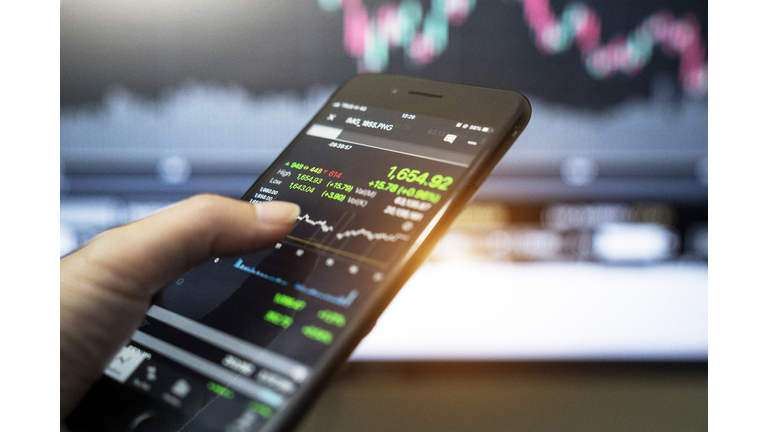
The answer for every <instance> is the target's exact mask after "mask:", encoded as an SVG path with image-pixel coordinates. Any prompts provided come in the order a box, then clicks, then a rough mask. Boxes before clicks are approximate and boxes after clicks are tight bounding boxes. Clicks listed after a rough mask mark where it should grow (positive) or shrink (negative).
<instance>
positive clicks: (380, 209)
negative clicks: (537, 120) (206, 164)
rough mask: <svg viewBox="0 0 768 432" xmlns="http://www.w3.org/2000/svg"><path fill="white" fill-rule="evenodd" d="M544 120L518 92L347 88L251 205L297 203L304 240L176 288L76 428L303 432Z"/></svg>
mask: <svg viewBox="0 0 768 432" xmlns="http://www.w3.org/2000/svg"><path fill="white" fill-rule="evenodd" d="M530 115H531V106H530V104H529V102H528V100H527V99H526V98H525V97H524V96H522V95H521V94H519V93H515V92H511V91H504V90H496V89H488V88H481V87H473V86H466V85H459V84H449V83H442V82H435V81H428V80H422V79H414V78H407V77H399V76H391V75H381V74H363V75H358V76H356V77H354V78H352V79H350V80H349V81H347V82H346V83H345V84H344V85H342V86H341V87H340V88H339V89H338V90H337V91H336V92H335V93H334V94H333V95H332V96H331V97H330V99H329V100H328V102H327V104H326V105H325V106H324V107H323V108H322V109H321V110H320V111H319V112H318V113H317V115H316V116H315V117H314V118H313V119H312V120H311V121H310V122H309V124H308V125H307V126H306V127H305V128H304V129H303V130H302V131H301V133H300V134H299V135H298V136H297V137H296V139H294V140H293V142H292V143H291V144H290V145H288V147H287V148H286V149H285V150H284V151H283V152H282V153H281V154H280V156H279V157H278V158H277V160H275V162H274V163H272V165H271V166H270V167H269V168H268V169H267V170H266V171H265V172H264V173H263V174H262V175H261V176H260V177H259V178H258V179H257V180H256V182H255V183H254V184H253V186H251V188H250V189H249V190H248V191H247V192H246V193H245V195H244V196H243V197H242V199H243V200H246V201H250V202H253V203H258V202H264V201H272V200H284V201H291V202H295V203H297V204H299V205H300V206H301V210H302V212H301V215H300V216H299V218H298V219H297V221H296V226H295V227H294V229H293V231H291V233H290V234H289V235H288V236H287V237H286V238H284V239H283V240H281V241H280V242H279V243H277V244H275V245H274V246H272V247H270V248H269V249H267V250H263V251H260V252H258V253H254V254H250V255H243V256H236V257H213V258H211V259H210V260H209V261H208V262H207V263H205V264H203V265H200V266H198V267H197V268H195V269H192V270H190V271H189V272H187V273H184V274H182V275H180V276H179V277H177V278H176V279H174V280H172V281H171V282H170V283H169V284H168V285H167V286H166V287H165V288H164V289H163V290H162V291H161V292H160V293H159V294H158V295H157V296H156V297H155V299H154V301H153V304H152V306H151V307H150V309H149V310H148V312H147V316H146V319H145V320H144V322H143V323H142V324H141V326H140V327H139V328H138V329H137V330H136V332H135V333H134V335H133V337H132V340H131V341H130V342H129V343H128V344H127V345H126V346H125V347H124V348H122V350H121V352H120V353H119V354H118V355H117V356H116V357H115V359H114V360H113V361H112V363H111V364H110V365H109V367H108V368H107V369H106V370H105V372H104V376H103V377H102V378H101V380H100V381H99V382H98V383H97V384H96V385H95V386H94V387H93V388H92V389H91V391H90V392H89V393H88V395H87V396H86V397H85V398H84V400H83V401H82V402H81V403H80V405H79V406H78V407H77V409H76V410H75V411H74V412H73V414H72V415H71V416H70V417H69V418H68V419H67V425H68V426H69V427H70V429H71V430H72V431H73V432H77V431H101V432H104V431H120V432H127V431H150V430H151V431H178V430H183V431H225V432H237V431H281V430H287V429H290V428H291V427H292V426H293V425H294V424H295V423H296V422H297V421H298V420H299V418H300V416H301V414H302V413H303V412H304V411H305V410H306V409H307V406H308V404H309V403H310V402H311V401H312V399H313V398H314V396H316V395H317V393H318V392H319V390H320V389H321V387H322V384H323V383H324V382H325V381H326V380H327V379H328V377H329V376H330V374H331V372H332V371H333V370H334V368H336V367H337V366H338V365H339V364H340V363H342V362H343V361H344V360H345V359H346V358H347V357H348V356H349V354H350V353H351V352H352V350H353V349H354V348H355V346H356V345H357V344H358V342H359V341H360V340H361V339H362V338H363V337H364V336H365V335H366V334H367V333H368V332H369V330H370V329H371V328H372V327H373V325H374V324H375V322H376V319H377V318H378V316H379V315H380V314H381V313H382V311H383V310H384V308H385V307H386V306H387V304H388V303H389V302H390V301H391V300H392V298H393V297H394V296H395V294H396V293H397V291H398V290H399V289H400V287H401V286H402V285H403V284H404V283H405V281H406V280H407V279H408V278H409V276H410V275H411V274H412V273H413V272H414V271H415V270H416V269H417V268H418V267H419V265H420V264H421V263H422V262H423V261H424V260H425V258H426V257H427V255H428V254H429V252H430V250H431V249H432V247H433V246H434V245H435V243H436V242H437V241H438V239H440V237H441V236H442V235H443V234H444V233H445V232H446V230H447V229H448V228H449V226H450V225H451V222H452V221H453V220H454V219H455V218H456V217H457V216H458V215H459V213H460V212H461V211H462V209H463V207H464V206H465V204H466V203H467V202H468V201H469V199H470V198H471V197H472V195H473V193H474V192H475V191H476V190H477V188H478V187H479V186H480V185H481V184H482V182H483V180H484V179H485V178H486V177H487V176H488V174H489V173H490V172H491V170H492V169H493V167H494V166H495V165H496V163H497V162H498V161H499V159H501V157H502V156H503V155H504V154H505V152H506V151H507V150H508V149H509V147H510V146H511V145H512V143H513V142H514V141H515V139H516V138H517V137H518V136H519V135H520V133H521V132H522V130H523V128H524V127H525V126H526V124H527V123H528V120H529V119H530ZM255 144H256V145H258V143H255Z"/></svg>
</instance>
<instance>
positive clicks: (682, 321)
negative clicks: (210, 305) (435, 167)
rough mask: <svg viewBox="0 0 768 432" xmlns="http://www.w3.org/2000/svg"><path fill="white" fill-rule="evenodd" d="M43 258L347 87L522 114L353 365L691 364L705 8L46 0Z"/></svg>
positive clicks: (176, 195) (251, 147) (177, 193)
mask: <svg viewBox="0 0 768 432" xmlns="http://www.w3.org/2000/svg"><path fill="white" fill-rule="evenodd" d="M60 52H61V94H60V98H61V119H60V137H61V149H60V154H61V164H60V166H61V181H60V185H61V213H60V214H61V216H60V224H61V225H60V227H61V230H60V232H61V241H60V246H61V254H62V255H64V254H66V253H69V252H70V251H72V250H74V249H75V248H77V247H79V246H80V245H82V244H84V243H85V242H87V241H88V240H89V239H90V238H92V237H93V236H94V235H95V234H97V233H98V232H100V231H101V230H104V229H106V228H109V227H112V226H115V225H119V224H123V223H126V222H129V221H131V220H134V219H137V218H140V217H143V216H146V215H148V214H151V213H152V212H154V211H157V210H158V209H160V208H162V207H164V206H166V205H168V204H170V203H172V202H174V201H177V200H179V199H183V198H185V197H188V196H190V195H192V194H195V193H200V192H214V193H219V194H223V195H228V196H233V197H240V196H241V194H242V193H244V192H245V190H246V189H247V188H248V187H249V186H250V184H251V183H252V182H253V180H254V179H255V178H256V177H257V176H258V175H259V174H260V172H261V171H262V170H264V169H265V168H266V166H267V164H268V163H269V162H271V161H272V159H274V158H275V157H276V156H277V155H278V154H279V152H280V151H281V150H282V148H283V147H284V146H285V145H287V144H288V142H289V141H290V140H291V139H292V138H293V137H294V136H295V135H296V134H297V133H298V132H299V131H300V130H301V128H302V127H303V126H304V124H305V123H306V122H307V121H308V120H309V119H310V118H311V116H312V115H313V114H314V112H315V111H316V110H317V109H319V107H320V106H321V105H322V104H323V102H324V101H325V99H326V98H327V97H328V96H329V95H330V93H331V92H332V91H333V89H335V87H336V86H338V85H339V84H340V83H341V82H343V81H344V80H345V79H347V78H349V77H351V76H353V75H355V74H357V73H365V72H385V73H392V74H404V75H411V76H417V77H423V78H430V79H437V80H444V81H453V82H459V83H464V84H472V85H481V86H488V87H497V88H503V89H509V90H516V91H519V92H522V93H523V94H525V95H526V96H528V98H529V99H530V100H531V104H532V105H533V118H532V120H531V122H530V124H529V126H528V128H527V129H526V131H525V132H524V133H523V135H522V136H521V138H520V139H519V140H518V141H517V143H515V145H514V146H513V147H512V149H511V150H510V151H509V153H508V154H507V156H506V157H505V158H504V159H503V160H502V161H501V163H500V164H499V166H498V167H497V169H496V170H495V171H494V172H493V173H492V175H491V177H490V178H489V180H488V181H487V182H486V184H485V185H484V186H483V187H482V188H481V189H480V191H479V192H478V194H477V196H476V198H475V199H474V201H473V202H472V204H471V205H470V206H469V207H468V208H467V210H466V211H465V212H464V213H463V214H462V216H461V218H460V219H459V221H457V223H456V224H455V226H454V228H453V229H452V230H451V231H450V232H449V234H448V235H447V236H446V237H445V238H444V240H443V241H441V243H440V244H439V245H438V246H437V248H436V249H435V251H434V252H433V254H432V256H431V257H430V259H429V260H428V262H427V263H426V264H425V265H424V266H423V267H422V268H421V269H420V270H419V271H418V272H417V273H416V275H414V277H413V278H412V279H411V280H410V281H409V282H408V283H407V284H406V286H405V287H404V288H403V290H402V292H401V293H400V294H399V295H398V297H397V298H396V299H395V301H394V302H393V303H392V305H391V306H390V308H389V309H388V310H387V311H386V312H385V313H384V315H383V316H382V317H381V318H380V319H379V324H378V325H377V326H376V328H375V329H374V330H373V332H372V333H371V334H370V335H369V336H368V337H367V338H366V339H365V340H364V341H363V342H362V344H361V345H360V346H359V347H358V349H357V350H356V351H355V353H354V354H353V355H352V360H361V361H363V360H665V361H668V360H671V361H678V360H681V361H682V360H684V361H690V360H694V361H702V360H704V361H705V360H706V359H707V352H708V346H707V272H708V266H707V259H708V251H707V212H708V210H707V206H708V196H707V165H708V162H707V146H708V142H707V132H708V130H707V109H708V107H707V2H702V1H661V0H651V1H645V2H630V3H627V2H613V1H606V0H588V1H585V2H575V1H554V0H552V1H550V0H519V1H518V0H490V1H483V2H478V1H474V0H455V1H447V0H444V1H441V0H434V1H416V0H402V1H399V2H397V1H394V2H393V1H389V2H376V1H361V0H356V1H342V0H295V1H291V2H254V1H244V0H234V1H228V2H217V1H213V0H198V1H193V2H178V1H172V0H159V1H158V0H155V1H148V0H139V1H132V2H124V1H112V0H99V1H95V0H82V1H77V0H64V1H62V2H61V51H60Z"/></svg>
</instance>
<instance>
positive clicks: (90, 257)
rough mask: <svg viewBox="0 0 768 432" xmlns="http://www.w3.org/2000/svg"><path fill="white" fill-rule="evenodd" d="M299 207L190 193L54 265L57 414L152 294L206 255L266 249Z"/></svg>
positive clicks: (91, 378)
mask: <svg viewBox="0 0 768 432" xmlns="http://www.w3.org/2000/svg"><path fill="white" fill-rule="evenodd" d="M298 215H299V207H298V206H297V205H295V204H291V203H285V202H268V203H259V204H256V205H254V204H250V203H247V202H244V201H239V200H235V199H231V198H225V197H220V196H215V195H198V196H195V197H193V198H190V199H188V200H185V201H182V202H180V203H178V204H176V205H174V206H172V207H170V208H167V209H165V210H163V211H161V212H159V213H156V214H154V215H152V216H149V217H147V218H144V219H141V220H139V221H136V222H132V223H129V224H127V225H123V226H120V227H117V228H113V229H111V230H108V231H105V232H104V233H102V234H100V235H98V236H97V237H96V238H94V239H93V240H92V241H91V242H90V243H88V244H87V245H85V246H84V247H83V248H81V249H79V250H77V251H75V252H73V253H72V254H70V255H68V256H66V257H65V258H63V259H61V261H60V284H61V287H60V288H61V291H60V336H61V369H60V372H61V416H62V418H64V417H66V415H67V414H68V413H69V412H70V411H71V409H72V408H73V407H74V406H75V405H76V404H77V402H78V401H79V400H80V398H81V397H82V396H83V395H84V394H85V392H86V391H87V389H88V388H89V387H90V386H91V385H92V384H93V382H95V381H96V379H98V377H99V376H100V375H101V372H102V371H103V369H104V368H105V367H106V365H107V363H108V362H109V360H110V359H111V358H112V356H114V354H115V353H116V352H117V350H118V349H119V348H120V347H121V346H122V345H123V344H124V343H125V342H126V341H127V340H128V339H129V338H130V335H131V334H132V333H133V331H134V330H135V329H136V327H138V325H139V323H140V322H141V319H142V318H143V317H144V314H145V313H146V311H147V307H148V306H149V302H150V299H151V298H152V296H153V295H154V294H155V293H156V292H157V291H158V290H159V289H160V288H161V287H162V286H163V285H164V284H165V283H166V282H167V281H168V280H170V279H171V278H172V277H174V276H176V275H178V274H179V273H182V272H184V271H186V270H188V269H189V268H191V267H194V266H196V265H198V264H200V263H202V262H203V261H205V260H206V259H207V258H208V257H210V256H212V255H223V256H227V255H235V254H239V253H246V252H253V251H256V250H258V249H262V248H264V247H267V246H269V245H271V244H273V243H275V242H277V241H279V240H280V239H281V238H283V237H284V236H285V235H287V234H288V233H289V232H290V230H291V229H292V228H293V226H294V224H295V222H296V218H297V217H298Z"/></svg>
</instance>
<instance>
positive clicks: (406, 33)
mask: <svg viewBox="0 0 768 432" xmlns="http://www.w3.org/2000/svg"><path fill="white" fill-rule="evenodd" d="M519 3H520V5H521V6H522V8H523V17H524V18H523V19H524V22H525V24H526V25H527V26H528V28H529V29H530V31H531V36H532V38H533V40H534V43H535V45H536V48H537V49H538V51H539V52H540V53H541V54H542V55H545V56H550V55H556V54H559V53H563V52H566V51H568V50H570V49H572V48H573V47H574V46H575V47H576V48H577V49H578V50H579V51H580V54H581V62H582V66H583V67H584V68H585V70H586V71H587V73H588V74H589V75H590V76H591V77H592V78H594V79H595V80H605V79H609V78H611V77H613V76H615V75H616V74H618V73H623V74H625V75H627V76H630V77H631V76H634V75H636V74H637V73H639V72H640V71H642V70H643V69H644V68H645V67H646V66H647V65H648V63H649V61H650V59H651V57H652V56H653V54H654V51H655V50H656V49H657V48H660V49H661V51H663V52H664V53H666V55H668V56H670V57H672V58H677V59H679V62H680V64H679V69H678V85H679V86H680V88H681V90H682V91H683V92H684V93H685V94H688V95H691V96H706V95H707V92H708V89H707V78H708V77H707V75H708V67H707V60H706V51H707V50H706V44H705V42H704V41H703V38H702V31H701V25H700V23H699V22H698V20H697V19H696V17H695V16H694V15H693V14H684V15H683V16H682V17H680V18H676V17H675V16H674V15H673V14H672V13H671V12H668V11H666V10H659V11H656V12H653V13H651V14H650V15H648V16H646V17H644V18H642V19H640V20H639V21H638V24H637V25H636V26H635V27H634V28H633V29H632V30H630V31H628V32H627V33H626V34H619V35H603V34H602V25H601V22H602V21H601V17H600V15H599V13H598V12H597V11H596V10H595V8H593V7H591V6H589V5H588V4H587V3H583V2H571V3H568V4H566V5H565V7H564V9H563V12H562V13H561V14H560V15H559V16H557V15H556V14H555V12H554V11H553V10H552V7H551V5H550V1H549V0H519ZM318 5H319V6H320V7H321V8H322V9H323V10H325V11H329V12H332V11H336V10H339V9H342V10H343V14H344V47H345V49H346V51H347V53H348V54H349V55H350V56H352V57H354V58H355V59H357V65H358V71H359V72H381V71H384V70H386V68H387V66H388V64H389V59H390V55H391V52H392V51H393V50H397V49H402V51H403V54H404V56H405V57H406V59H408V60H409V61H411V62H412V63H414V64H416V65H426V64H429V63H432V62H434V61H435V60H437V59H438V58H439V57H440V56H441V55H442V54H443V53H444V52H445V50H446V49H447V48H448V36H449V28H450V26H461V25H462V24H464V23H465V21H466V20H467V19H468V17H469V16H470V14H471V13H472V12H473V11H474V9H475V6H476V1H475V0H433V1H432V2H431V7H430V9H429V10H428V11H425V10H424V8H423V7H422V4H421V3H419V2H418V1H416V0H402V1H401V2H400V3H399V4H397V5H396V4H395V3H393V2H387V3H385V4H383V5H381V6H379V7H378V8H376V9H375V11H369V10H368V8H367V7H366V6H365V5H364V4H363V2H362V0H318ZM513 25H514V24H513ZM604 36H607V37H610V40H609V41H608V42H602V38H603V37H604Z"/></svg>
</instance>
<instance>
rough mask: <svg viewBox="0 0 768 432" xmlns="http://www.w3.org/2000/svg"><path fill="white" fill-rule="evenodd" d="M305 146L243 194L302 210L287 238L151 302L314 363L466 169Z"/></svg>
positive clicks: (320, 143) (355, 149) (327, 143)
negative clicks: (293, 204)
mask: <svg viewBox="0 0 768 432" xmlns="http://www.w3.org/2000/svg"><path fill="white" fill-rule="evenodd" d="M301 144H302V145H300V146H297V147H295V150H294V151H293V152H291V153H290V154H289V155H288V156H287V157H288V158H289V159H288V160H284V161H283V160H281V161H280V163H279V164H278V166H277V167H276V168H272V170H271V172H268V173H266V175H265V176H264V178H263V180H262V181H260V182H259V183H258V184H256V185H255V186H254V187H253V188H252V189H251V191H249V194H248V195H247V196H246V198H248V199H250V200H251V201H253V202H259V201H269V200H284V201H291V202H296V203H298V204H300V206H301V209H302V213H301V215H300V216H299V218H298V220H297V223H296V227H295V228H294V230H293V231H292V232H291V233H290V235H289V236H288V237H286V238H285V239H284V240H283V241H281V242H280V243H278V244H277V245H275V246H274V247H272V248H270V249H269V250H267V251H262V252H260V253H257V254H252V255H247V256H242V257H235V258H226V259H225V258H216V259H214V260H212V261H210V262H209V263H208V264H206V265H205V266H204V268H198V269H195V270H194V271H191V272H188V273H187V274H185V275H182V276H181V277H179V278H178V279H177V281H176V283H172V284H171V285H170V286H169V287H167V288H166V289H165V290H164V291H163V293H162V295H161V297H160V298H159V299H158V302H157V305H158V306H161V307H163V308H166V309H168V310H171V311H173V312H176V313H179V314H181V315H184V316H186V317H188V318H191V319H194V320H196V321H198V322H200V323H202V324H205V325H207V326H210V327H213V328H216V329H218V330H221V331H224V332H226V333H228V334H230V335H233V336H236V337H238V338H241V339H243V340H246V341H248V342H251V343H253V344H256V345H259V346H262V347H269V349H270V350H272V351H274V352H277V353H281V354H284V355H286V356H288V357H290V358H293V359H295V360H297V361H300V362H302V363H304V364H307V365H313V364H314V363H315V362H316V360H317V359H318V357H319V356H320V355H321V354H322V352H323V351H324V349H325V347H327V346H328V345H330V344H331V343H332V342H333V341H334V337H335V335H336V334H337V333H338V332H339V331H340V330H341V329H342V328H344V326H345V325H346V323H347V321H348V319H349V317H350V316H352V315H353V314H354V311H355V310H356V306H357V305H358V304H360V302H362V301H364V299H365V297H366V296H367V295H368V294H369V293H370V292H371V290H373V289H375V287H376V285H377V284H378V283H379V282H381V281H382V280H383V279H384V276H385V274H386V272H387V269H388V267H389V265H390V264H391V262H392V260H393V259H394V258H396V257H397V256H398V255H399V254H401V253H402V252H403V251H404V250H405V248H406V247H407V246H408V245H410V244H411V243H412V242H413V241H414V240H415V238H416V237H417V236H418V235H419V233H420V232H421V230H422V229H423V227H424V225H425V224H426V223H427V221H429V220H430V218H431V217H432V216H433V215H434V213H435V212H436V211H437V208H438V206H439V205H440V203H441V200H443V198H444V197H445V196H446V194H447V193H448V192H449V190H450V189H451V184H452V183H453V182H454V181H455V180H456V179H458V177H459V176H460V175H461V173H462V171H463V169H464V168H463V167H461V166H457V165H453V164H447V163H442V162H438V161H433V160H429V159H423V158H418V157H413V156H409V155H405V154H401V153H397V152H392V151H387V150H382V149H377V148H371V147H366V146H362V145H355V144H344V143H340V142H337V141H334V140H329V139H324V138H318V137H312V136H305V137H304V138H303V141H302V143H301ZM211 286H215V287H216V289H211ZM297 340H301V341H305V343H301V344H299V343H297Z"/></svg>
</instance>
